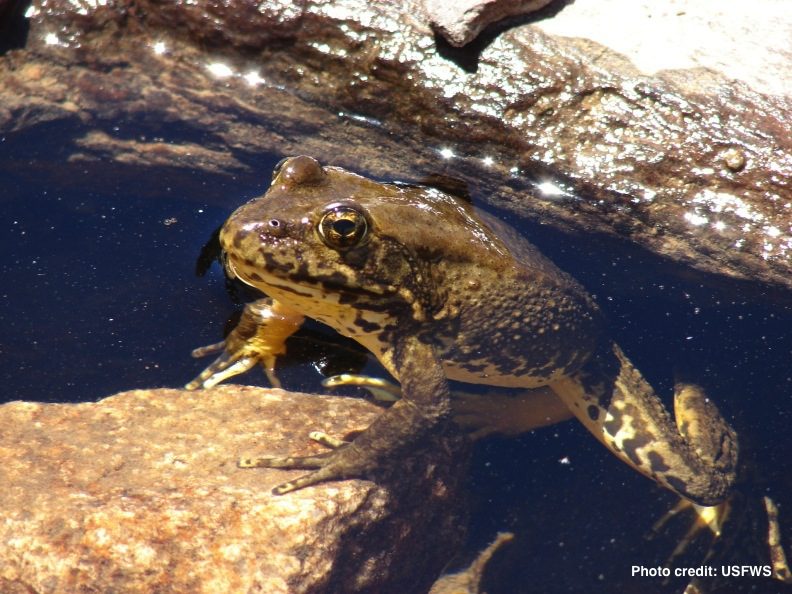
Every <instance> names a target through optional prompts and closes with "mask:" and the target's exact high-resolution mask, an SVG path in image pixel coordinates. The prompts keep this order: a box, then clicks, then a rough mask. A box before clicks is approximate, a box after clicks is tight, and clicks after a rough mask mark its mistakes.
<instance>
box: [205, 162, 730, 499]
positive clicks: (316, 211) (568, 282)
mask: <svg viewBox="0 0 792 594" xmlns="http://www.w3.org/2000/svg"><path fill="white" fill-rule="evenodd" d="M220 241H221V244H222V247H223V250H224V253H225V255H226V267H227V270H228V271H229V272H230V273H231V274H233V275H235V276H236V277H238V278H239V279H241V280H242V281H244V282H246V283H248V284H250V285H252V286H254V287H256V288H258V289H260V290H261V291H262V292H264V293H265V294H266V295H267V296H268V297H269V299H268V300H267V301H265V302H263V304H262V303H259V304H258V306H257V307H258V308H259V314H258V315H256V316H253V315H251V314H248V315H247V316H246V318H245V319H244V320H243V323H242V325H243V326H245V325H247V326H246V328H247V329H246V330H245V331H244V332H242V334H244V335H245V336H246V337H247V338H246V339H244V340H239V339H238V338H237V339H233V338H232V339H230V340H229V341H228V344H226V352H225V353H224V354H223V355H222V356H221V358H220V359H218V361H216V362H215V364H213V365H212V366H210V368H209V369H207V371H205V372H204V373H203V374H202V375H201V376H199V378H197V379H196V380H195V381H194V382H192V383H191V384H190V387H198V386H200V385H204V386H206V385H212V384H214V383H216V382H217V381H220V380H222V379H224V378H225V377H228V376H229V375H233V374H235V373H239V372H240V371H242V370H244V369H246V368H249V367H250V366H252V365H254V364H255V363H256V362H257V361H261V362H263V363H264V364H265V366H266V367H267V368H268V369H272V366H273V364H274V356H275V355H276V354H277V353H278V352H280V351H281V350H282V347H283V341H284V340H285V339H286V337H287V336H288V335H289V334H290V333H292V332H294V331H296V330H297V328H298V327H299V325H300V323H301V322H302V319H303V316H308V317H311V318H314V319H316V320H319V321H320V322H324V323H325V324H327V325H329V326H331V327H332V328H334V329H336V330H337V331H338V332H340V333H341V334H344V335H346V336H349V337H351V338H353V339H355V340H357V341H358V342H359V343H360V344H362V345H363V346H364V347H366V348H367V349H368V350H369V351H371V352H372V353H373V354H374V355H375V356H376V357H377V358H378V359H379V361H380V362H381V363H382V364H383V366H384V367H385V368H386V369H387V370H388V371H389V372H390V373H391V374H392V375H393V376H394V377H395V378H396V379H398V380H399V382H400V383H401V389H402V398H401V399H400V400H398V401H397V402H396V403H395V404H394V405H393V406H392V407H391V408H389V409H387V410H386V411H384V412H383V413H382V415H381V416H380V417H379V418H378V419H377V420H376V421H375V422H374V423H373V424H372V425H371V426H370V427H369V428H368V429H366V430H365V431H364V432H363V433H361V434H360V435H359V436H358V437H357V438H356V439H355V440H354V441H353V442H351V443H349V444H343V445H341V446H340V447H338V448H337V449H334V450H333V451H331V452H328V453H326V454H321V455H318V456H309V457H302V458H297V457H292V458H256V459H246V460H243V461H241V465H243V466H268V467H280V468H308V469H314V472H311V473H309V474H307V475H304V476H302V477H300V478H298V479H296V480H295V481H291V482H289V483H286V484H284V485H281V486H280V487H278V488H276V492H278V493H284V492H287V491H290V490H294V489H298V488H302V487H304V486H307V485H311V484H315V483H317V482H321V481H325V480H332V479H339V478H345V477H353V476H366V475H367V474H368V473H369V472H370V471H371V470H373V469H374V468H376V467H378V466H380V465H382V464H387V463H389V462H390V463H393V460H392V458H394V456H395V454H394V452H395V451H397V450H398V449H400V448H403V447H409V446H410V445H411V444H414V443H415V442H416V441H417V440H418V439H420V438H421V437H422V436H424V435H426V434H427V433H428V432H431V431H438V430H440V429H441V428H442V427H444V426H445V424H446V421H447V420H448V418H449V415H450V414H451V406H452V404H451V396H450V394H449V389H448V383H447V378H451V379H455V380H461V381H465V382H472V383H479V384H488V385H492V386H506V387H512V388H532V389H534V390H533V391H532V392H525V393H523V395H521V396H517V397H515V398H513V399H504V398H501V399H500V400H499V401H498V402H497V406H491V407H489V408H487V407H486V403H485V405H484V406H482V404H481V402H478V403H476V404H474V405H473V406H472V408H470V407H469V408H468V409H466V410H464V411H462V412H460V415H459V416H460V417H465V415H467V417H468V419H470V415H472V416H473V417H475V418H476V419H478V422H479V424H480V425H482V426H483V425H491V426H492V427H493V428H494V429H495V430H502V431H505V432H511V433H514V432H517V431H520V430H529V429H531V428H533V427H536V426H539V425H544V424H549V423H553V422H557V421H559V420H563V419H565V418H567V417H569V416H570V414H573V415H574V416H576V417H577V418H578V419H579V420H580V421H581V422H583V424H584V425H585V426H586V427H587V428H588V429H589V430H590V431H591V432H592V433H593V434H594V435H595V436H596V437H597V438H598V439H599V440H600V441H602V442H603V443H604V444H605V445H606V446H608V448H609V449H610V450H611V451H613V452H614V453H615V454H616V455H617V456H618V457H619V458H621V459H622V460H624V461H625V462H626V463H628V464H630V465H631V466H633V467H634V468H636V469H637V470H639V471H640V472H642V473H643V474H645V475H647V476H649V477H650V478H652V479H654V480H656V481H657V482H659V483H660V484H662V485H664V486H666V487H667V488H669V489H671V490H672V491H674V492H676V493H678V494H679V495H681V496H683V497H685V498H687V499H690V500H692V501H694V502H696V503H699V504H702V505H714V504H716V503H718V502H720V501H722V500H723V499H724V498H725V497H726V496H727V495H728V493H729V490H730V488H731V486H732V484H733V482H734V479H735V467H736V460H737V444H736V437H735V435H734V432H733V431H732V429H731V428H730V427H729V426H728V424H727V423H726V422H725V421H724V420H723V419H722V417H721V416H720V414H719V413H718V411H717V409H716V408H715V406H714V405H713V404H712V403H711V402H709V401H708V400H707V399H706V397H705V396H704V395H703V393H702V392H701V390H700V389H699V388H697V387H695V386H691V385H679V386H677V388H676V400H675V410H676V417H677V419H676V424H675V423H674V422H673V421H672V419H671V417H670V415H669V414H668V413H667V412H666V410H665V408H664V407H663V405H662V403H661V401H660V400H659V399H658V397H657V396H656V395H655V393H654V392H653V390H652V388H651V386H649V385H648V384H647V382H646V381H645V380H644V379H643V377H642V376H641V375H640V373H639V372H638V371H637V370H636V369H635V368H634V367H633V365H632V364H631V363H630V361H629V360H628V359H627V358H626V357H625V356H624V354H623V353H622V351H621V349H620V348H619V347H618V346H617V345H615V344H614V343H612V342H611V341H610V340H608V339H607V338H606V337H605V336H604V335H603V331H602V326H603V325H602V320H601V315H600V311H599V309H598V307H597V305H596V304H595V303H594V301H593V300H592V299H591V297H589V295H588V294H587V293H586V291H585V290H584V289H583V288H582V287H581V286H580V285H579V284H578V283H577V282H575V281H574V280H573V279H572V278H571V277H570V276H569V275H567V274H566V273H564V272H562V271H561V270H559V269H558V268H557V267H556V266H555V265H554V264H552V263H551V262H550V261H549V260H547V259H546V258H545V257H544V256H542V255H541V254H540V253H539V252H538V251H537V250H536V249H535V248H534V247H533V246H532V245H530V244H529V243H528V242H527V241H525V240H524V239H522V238H521V237H519V236H517V234H516V233H515V232H513V231H512V230H511V229H509V228H508V227H506V226H505V225H503V224H502V223H499V222H497V221H495V220H494V219H492V218H491V217H489V216H486V215H483V214H481V213H478V212H476V211H475V210H474V209H473V208H472V206H471V205H470V204H468V203H466V202H464V201H462V200H459V199H457V198H454V197H451V196H448V195H446V194H443V193H442V192H439V191H438V190H435V189H430V188H417V187H414V186H402V185H394V184H381V183H378V182H374V181H372V180H369V179H366V178H363V177H361V176H358V175H355V174H353V173H350V172H347V171H344V170H342V169H340V168H336V167H322V166H320V165H319V164H318V163H317V162H316V161H315V160H314V159H312V158H310V157H305V156H301V157H293V158H291V159H288V160H285V162H282V163H281V164H280V166H279V167H278V168H276V171H275V173H274V175H273V182H272V186H271V187H270V189H269V191H268V192H267V193H266V194H265V195H264V196H263V197H261V198H257V199H254V200H252V201H250V202H249V203H247V204H245V205H244V206H242V207H241V208H239V209H238V210H237V211H236V212H235V213H234V214H233V215H232V216H231V217H230V218H229V220H228V221H227V222H226V224H225V225H224V227H223V229H222V231H221V234H220ZM261 312H263V314H262V313H261ZM234 340H236V342H234ZM232 342H233V344H232ZM251 345H253V346H251ZM229 370H232V371H229ZM462 408H464V406H463V407H462ZM471 411H472V412H471Z"/></svg>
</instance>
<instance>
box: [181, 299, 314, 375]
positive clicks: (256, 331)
mask: <svg viewBox="0 0 792 594" xmlns="http://www.w3.org/2000/svg"><path fill="white" fill-rule="evenodd" d="M303 319H304V318H303V316H302V315H300V314H296V313H294V312H292V311H291V310H289V309H287V308H285V307H284V306H283V305H281V304H280V303H279V302H278V301H273V300H271V299H259V300H257V301H254V302H253V303H248V304H247V305H246V306H245V309H244V310H243V311H242V316H241V317H240V319H239V323H237V325H236V327H234V329H233V330H232V331H231V332H230V333H229V335H228V336H227V337H226V339H225V340H224V341H222V342H218V343H216V344H211V345H208V346H205V347H200V348H197V349H195V350H194V351H193V352H192V356H193V357H196V358H197V357H204V356H206V355H210V354H213V353H217V352H220V355H219V356H218V357H217V359H215V360H214V361H213V362H212V363H211V364H210V365H209V366H208V367H207V368H206V369H204V370H203V371H202V372H201V373H200V374H199V375H198V377H196V378H195V379H194V380H192V381H191V382H189V383H188V384H187V385H186V386H185V388H186V389H188V390H197V389H199V388H211V387H213V386H215V385H217V384H219V383H220V382H222V381H224V380H226V379H228V378H230V377H233V376H235V375H239V374H240V373H244V372H245V371H247V370H249V369H251V368H253V367H255V366H256V365H257V364H260V365H261V366H262V367H263V368H264V371H265V372H266V374H267V378H268V379H269V381H270V383H271V384H272V385H273V386H275V387H280V382H279V381H278V378H277V377H275V360H276V358H277V356H278V355H282V354H283V353H285V352H286V339H287V338H288V337H289V336H291V335H292V334H293V333H294V332H296V331H297V330H298V329H299V327H300V325H301V324H302V322H303Z"/></svg>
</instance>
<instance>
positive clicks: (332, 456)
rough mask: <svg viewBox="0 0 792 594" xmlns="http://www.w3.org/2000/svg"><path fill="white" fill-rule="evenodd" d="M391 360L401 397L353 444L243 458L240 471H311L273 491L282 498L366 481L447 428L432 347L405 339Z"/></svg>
mask: <svg viewBox="0 0 792 594" xmlns="http://www.w3.org/2000/svg"><path fill="white" fill-rule="evenodd" d="M392 361H393V364H394V368H395V369H398V370H399V375H400V379H401V385H402V398H401V399H400V400H399V401H398V402H396V403H395V404H394V405H393V406H391V407H390V408H389V409H387V410H386V411H384V412H383V413H382V414H381V415H380V416H379V417H377V419H375V420H374V422H373V423H372V424H371V425H370V426H369V427H368V428H367V429H366V430H365V431H363V432H362V433H361V434H360V435H358V436H357V437H356V438H355V439H354V441H352V442H350V443H347V444H338V445H339V447H338V448H337V449H334V450H333V451H331V452H327V453H323V454H317V455H314V456H289V457H271V458H266V457H264V458H242V459H241V460H240V464H239V465H240V467H243V468H254V467H265V468H291V469H312V470H314V472H311V473H308V474H305V475H303V476H300V477H298V478H296V479H295V480H293V481H289V482H286V483H283V484H282V485H278V486H277V487H275V489H273V493H275V494H276V495H282V494H284V493H288V492H289V491H295V490H297V489H302V488H303V487H307V486H309V485H315V484H317V483H321V482H324V481H331V480H337V479H346V478H357V477H368V476H370V474H371V473H372V472H373V471H375V470H376V469H377V468H379V467H381V466H382V465H384V464H388V463H389V462H391V463H392V462H393V460H392V459H393V458H394V457H395V456H396V455H397V454H398V451H399V450H402V449H405V448H408V447H409V446H411V445H413V444H415V443H416V442H417V441H418V440H419V439H420V438H421V437H423V436H425V435H427V434H428V433H429V432H430V431H432V430H434V429H436V428H437V427H438V426H439V425H443V424H445V423H446V421H447V420H448V418H449V413H450V397H449V391H448V382H447V380H446V377H445V374H444V372H443V368H442V365H441V363H440V361H439V359H438V357H437V355H436V353H435V350H434V347H433V346H432V345H431V344H428V343H426V342H423V341H421V340H420V339H418V338H417V337H414V336H412V337H407V338H405V339H403V340H402V341H400V342H399V343H397V345H396V346H395V348H394V349H393V358H392Z"/></svg>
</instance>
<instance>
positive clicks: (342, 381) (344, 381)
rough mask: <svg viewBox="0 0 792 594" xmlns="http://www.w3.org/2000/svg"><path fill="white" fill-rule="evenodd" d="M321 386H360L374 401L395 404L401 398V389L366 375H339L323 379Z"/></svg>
mask: <svg viewBox="0 0 792 594" xmlns="http://www.w3.org/2000/svg"><path fill="white" fill-rule="evenodd" d="M322 385H323V386H324V387H325V388H337V387H339V386H360V387H362V388H365V389H366V390H368V391H369V392H370V393H371V395H372V397H373V398H374V399H375V400H378V401H381V402H395V401H396V400H398V399H399V398H401V387H399V386H398V385H396V384H394V383H393V382H390V381H388V380H386V379H383V378H380V377H372V376H368V375H359V374H355V373H341V374H339V375H333V376H331V377H328V378H325V379H324V380H323V381H322Z"/></svg>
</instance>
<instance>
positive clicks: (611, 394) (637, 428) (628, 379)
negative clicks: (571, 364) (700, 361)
mask: <svg viewBox="0 0 792 594" xmlns="http://www.w3.org/2000/svg"><path fill="white" fill-rule="evenodd" d="M551 387H552V389H553V391H554V392H555V393H556V394H558V396H559V397H560V398H561V399H562V400H563V401H564V402H565V403H566V404H567V406H568V407H569V408H570V410H571V411H572V412H573V413H574V414H575V416H576V417H577V418H578V419H579V420H580V421H581V422H582V423H583V424H584V425H585V426H586V428H588V430H589V431H591V432H592V433H593V434H594V435H595V436H596V437H597V439H599V440H600V441H601V442H602V443H604V444H605V445H606V446H607V447H608V448H609V449H610V450H611V451H612V452H613V453H614V454H616V456H618V457H619V458H620V459H621V460H623V461H624V462H626V463H627V464H629V465H630V466H632V467H633V468H635V469H636V470H638V471H639V472H641V473H642V474H644V475H646V476H648V477H649V478H651V479H653V480H655V481H657V482H658V483H660V484H661V485H663V486H665V487H666V488H668V489H670V490H671V491H673V492H675V493H677V494H678V495H680V496H682V497H685V498H687V499H689V500H691V501H693V502H695V503H697V504H699V505H705V506H711V505H717V504H718V503H720V502H721V501H723V500H724V499H725V498H726V497H728V495H729V493H730V491H731V489H732V487H733V485H734V482H735V480H736V470H737V436H736V434H735V432H734V430H733V429H732V428H731V427H730V426H729V424H728V423H727V422H726V421H725V419H724V418H723V417H722V416H721V414H720V412H719V411H718V409H717V407H716V406H715V404H714V403H713V402H712V401H711V400H710V399H709V398H707V396H706V394H705V393H704V391H703V390H702V389H701V388H699V387H698V386H695V385H693V384H681V383H680V384H677V386H676V387H675V397H674V409H675V417H676V422H674V420H672V419H671V416H670V415H669V413H668V411H667V410H666V409H665V407H664V406H663V403H662V402H661V400H660V399H659V398H658V397H657V395H656V394H655V392H654V390H653V389H652V387H651V386H650V385H649V383H648V382H647V381H646V380H645V379H644V378H643V377H642V376H641V374H640V373H639V372H638V370H637V369H635V367H634V366H633V364H632V363H631V362H630V360H629V359H627V357H626V356H625V355H624V353H622V351H621V349H620V348H619V347H618V346H617V345H616V344H612V345H611V346H610V348H607V349H603V350H602V351H601V352H599V353H598V354H597V355H596V356H595V357H593V359H592V360H591V361H590V362H589V363H588V364H587V365H586V366H585V367H584V368H583V369H582V370H580V371H579V372H578V373H576V374H575V375H573V376H572V377H569V378H564V379H562V380H559V381H558V382H555V383H553V384H552V386H551Z"/></svg>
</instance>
